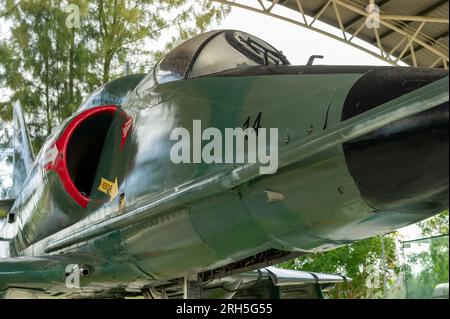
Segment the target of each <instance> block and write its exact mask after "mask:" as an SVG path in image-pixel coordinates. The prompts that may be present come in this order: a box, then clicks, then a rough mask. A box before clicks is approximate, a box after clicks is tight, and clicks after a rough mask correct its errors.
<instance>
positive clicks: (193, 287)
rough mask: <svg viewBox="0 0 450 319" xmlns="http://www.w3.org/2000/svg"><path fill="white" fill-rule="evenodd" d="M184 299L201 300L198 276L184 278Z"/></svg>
mask: <svg viewBox="0 0 450 319" xmlns="http://www.w3.org/2000/svg"><path fill="white" fill-rule="evenodd" d="M183 292H184V293H183V298H184V299H201V298H202V287H201V280H200V278H199V277H198V275H193V276H189V277H184V289H183Z"/></svg>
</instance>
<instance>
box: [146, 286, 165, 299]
mask: <svg viewBox="0 0 450 319" xmlns="http://www.w3.org/2000/svg"><path fill="white" fill-rule="evenodd" d="M142 295H143V296H144V299H168V298H167V295H166V292H165V291H164V290H156V289H155V288H152V287H151V288H144V289H142Z"/></svg>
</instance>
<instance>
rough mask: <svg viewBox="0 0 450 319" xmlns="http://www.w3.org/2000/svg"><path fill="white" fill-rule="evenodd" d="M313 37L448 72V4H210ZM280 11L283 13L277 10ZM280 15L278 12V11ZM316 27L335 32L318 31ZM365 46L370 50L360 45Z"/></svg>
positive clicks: (439, 0)
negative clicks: (298, 29) (258, 15)
mask: <svg viewBox="0 0 450 319" xmlns="http://www.w3.org/2000/svg"><path fill="white" fill-rule="evenodd" d="M212 1H215V2H219V3H222V4H228V5H231V6H234V7H239V8H243V9H247V10H251V11H254V12H259V13H262V14H265V15H268V16H271V17H274V18H277V19H281V20H284V21H288V22H291V23H294V24H296V25H298V26H302V27H305V28H307V29H310V30H314V31H317V32H319V33H321V34H324V35H327V36H330V37H332V38H334V39H337V40H339V41H342V42H344V43H347V44H349V45H351V46H353V47H356V48H358V49H360V50H362V51H365V52H367V53H369V54H371V55H374V56H376V57H378V58H380V59H382V60H384V61H386V62H388V63H390V64H394V65H395V64H398V63H399V62H400V61H402V62H404V63H406V64H407V65H411V66H419V67H435V68H445V69H448V63H449V55H448V50H449V44H448V41H449V33H448V31H449V0H355V1H350V0H271V1H263V0H212ZM281 7H285V8H289V9H291V10H292V11H290V12H289V13H293V14H286V11H288V10H279V9H280V8H281ZM283 9H284V8H283ZM318 21H320V22H324V23H326V24H329V25H331V26H333V27H336V28H337V30H336V29H335V31H338V32H331V31H330V30H328V29H331V28H323V25H320V23H318ZM361 40H362V41H364V42H366V43H369V44H371V45H373V47H372V46H367V44H365V43H362V41H361Z"/></svg>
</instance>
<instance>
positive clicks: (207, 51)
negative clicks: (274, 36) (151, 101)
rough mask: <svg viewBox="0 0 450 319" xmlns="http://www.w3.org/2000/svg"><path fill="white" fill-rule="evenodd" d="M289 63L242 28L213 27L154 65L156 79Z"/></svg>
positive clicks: (178, 77) (188, 76) (276, 51)
mask: <svg viewBox="0 0 450 319" xmlns="http://www.w3.org/2000/svg"><path fill="white" fill-rule="evenodd" d="M268 65H289V61H288V60H287V59H286V57H285V56H284V55H283V53H282V52H281V51H279V50H277V49H275V48H274V47H273V46H271V45H270V44H268V43H267V42H265V41H263V40H261V39H259V38H257V37H254V36H252V35H250V34H247V33H245V32H241V31H234V30H225V31H212V32H208V33H204V34H201V35H198V36H196V37H194V38H192V39H190V40H188V41H186V42H184V43H182V44H181V45H179V46H178V47H176V48H175V49H174V50H172V51H171V52H170V53H169V54H168V55H167V56H166V57H165V58H164V59H163V60H162V61H161V62H160V63H159V64H158V65H157V67H156V69H155V75H156V81H157V82H158V83H166V82H171V81H177V80H182V79H189V78H196V77H200V76H205V75H211V74H214V73H219V72H223V71H227V70H231V69H235V68H243V67H252V66H268Z"/></svg>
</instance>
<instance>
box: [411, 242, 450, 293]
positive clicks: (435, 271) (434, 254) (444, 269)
mask: <svg viewBox="0 0 450 319" xmlns="http://www.w3.org/2000/svg"><path fill="white" fill-rule="evenodd" d="M403 245H404V247H403V249H408V248H411V247H412V246H414V247H413V248H415V249H412V251H413V252H412V253H409V254H405V255H406V256H405V258H406V260H405V269H404V270H405V280H406V289H407V297H408V298H410V299H417V298H431V297H432V294H433V290H434V288H435V287H436V286H437V285H438V284H440V283H445V282H448V281H449V254H448V236H440V237H434V238H429V239H421V240H417V241H415V242H408V243H404V244H403ZM405 245H407V246H406V247H405Z"/></svg>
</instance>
